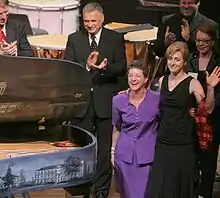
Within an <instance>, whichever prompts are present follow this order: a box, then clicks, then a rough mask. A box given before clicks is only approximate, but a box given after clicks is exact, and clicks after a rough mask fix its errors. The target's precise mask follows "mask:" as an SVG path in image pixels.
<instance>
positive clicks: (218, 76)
mask: <svg viewBox="0 0 220 198" xmlns="http://www.w3.org/2000/svg"><path fill="white" fill-rule="evenodd" d="M206 82H207V85H208V86H210V87H212V88H214V87H215V86H216V85H217V84H218V83H219V82H220V67H219V66H217V67H216V68H215V69H214V70H213V72H212V73H211V75H209V73H208V72H206Z"/></svg>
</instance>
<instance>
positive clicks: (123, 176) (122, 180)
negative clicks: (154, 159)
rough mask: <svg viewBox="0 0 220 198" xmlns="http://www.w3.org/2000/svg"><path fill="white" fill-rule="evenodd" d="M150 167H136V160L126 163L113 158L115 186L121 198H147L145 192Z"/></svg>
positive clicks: (149, 165) (145, 165)
mask: <svg viewBox="0 0 220 198" xmlns="http://www.w3.org/2000/svg"><path fill="white" fill-rule="evenodd" d="M151 165H152V164H144V165H138V164H137V162H136V160H133V163H132V164H131V163H126V162H124V161H122V160H120V159H118V158H117V157H115V160H114V169H115V185H116V191H117V192H118V193H119V194H120V197H121V198H137V197H138V198H147V197H146V194H145V191H146V188H147V181H148V175H149V171H150V168H151Z"/></svg>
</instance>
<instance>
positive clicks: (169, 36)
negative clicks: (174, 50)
mask: <svg viewBox="0 0 220 198" xmlns="http://www.w3.org/2000/svg"><path fill="white" fill-rule="evenodd" d="M175 41H176V35H175V34H174V33H172V32H170V27H169V26H167V27H166V32H165V40H164V43H165V46H166V47H168V46H169V45H170V44H172V43H173V42H175Z"/></svg>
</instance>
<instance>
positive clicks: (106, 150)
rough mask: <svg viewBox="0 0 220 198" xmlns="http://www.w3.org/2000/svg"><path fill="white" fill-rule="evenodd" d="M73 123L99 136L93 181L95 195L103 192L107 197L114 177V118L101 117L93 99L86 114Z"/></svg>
mask: <svg viewBox="0 0 220 198" xmlns="http://www.w3.org/2000/svg"><path fill="white" fill-rule="evenodd" d="M72 124H73V125H77V126H79V127H81V128H83V129H86V130H88V131H89V132H91V133H93V134H94V135H95V136H96V137H97V165H96V173H95V176H94V181H93V182H94V189H95V196H96V195H97V194H100V193H102V194H103V196H104V197H106V198H107V196H108V193H109V190H110V186H111V178H112V165H111V145H112V130H113V127H112V119H111V118H99V117H98V116H97V115H96V113H95V110H94V105H93V102H92V101H91V102H90V106H89V108H88V110H87V113H86V115H85V116H84V117H83V118H74V119H73V120H72Z"/></svg>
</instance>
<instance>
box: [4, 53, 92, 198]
mask: <svg viewBox="0 0 220 198" xmlns="http://www.w3.org/2000/svg"><path fill="white" fill-rule="evenodd" d="M0 62H1V64H0V69H1V71H3V72H1V73H0V170H1V171H0V197H2V196H9V195H11V194H17V193H26V192H29V191H34V190H42V189H48V188H64V187H69V186H78V185H82V184H87V183H88V182H91V180H92V178H93V174H94V169H95V163H96V138H95V137H94V136H93V135H92V134H91V133H90V132H88V131H85V130H83V129H81V128H79V127H76V126H72V125H70V122H69V121H68V120H71V118H73V117H74V116H76V117H77V116H80V115H81V114H82V113H83V112H84V111H85V109H86V108H87V105H88V101H89V98H90V95H91V93H90V87H91V79H90V75H89V74H88V72H87V71H86V69H85V68H84V67H82V66H81V65H79V64H76V63H72V62H68V61H62V60H53V59H38V58H24V57H9V56H0ZM64 122H65V124H62V123H64ZM54 128H55V130H54ZM67 143H68V144H67Z"/></svg>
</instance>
